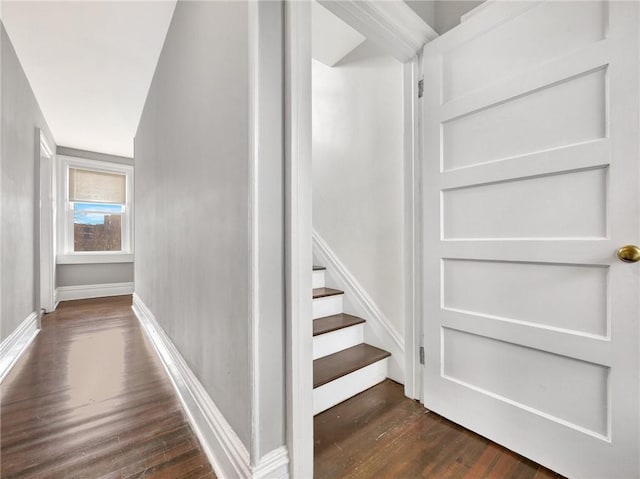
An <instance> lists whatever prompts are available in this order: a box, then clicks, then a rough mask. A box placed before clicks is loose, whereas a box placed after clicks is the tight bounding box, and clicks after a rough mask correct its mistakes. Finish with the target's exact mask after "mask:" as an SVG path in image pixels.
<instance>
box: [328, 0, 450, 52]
mask: <svg viewBox="0 0 640 479" xmlns="http://www.w3.org/2000/svg"><path fill="white" fill-rule="evenodd" d="M318 1H319V3H320V4H321V5H322V6H323V7H325V8H327V10H329V11H331V12H332V13H334V14H335V15H337V16H338V17H339V18H341V19H342V20H344V21H345V22H346V23H348V24H349V25H351V26H352V27H353V28H355V29H356V30H358V31H359V32H360V33H362V34H363V35H364V36H365V37H367V38H368V39H370V40H371V41H373V42H375V43H377V44H378V46H380V47H382V48H383V49H385V50H386V51H387V52H388V53H389V54H391V55H392V56H393V57H394V58H396V59H397V60H399V61H400V62H402V63H405V62H408V61H410V60H411V59H412V58H413V57H414V56H416V55H418V54H419V53H420V52H421V51H422V47H423V46H424V45H425V44H426V43H427V42H430V41H431V40H433V39H435V38H437V37H438V34H437V33H436V32H435V30H434V29H433V28H431V27H430V26H429V25H427V24H426V23H425V22H424V20H422V18H420V16H419V15H418V14H417V13H415V12H414V11H413V10H412V9H411V7H409V6H408V5H407V4H406V3H405V2H363V1H358V0H342V1H339V2H336V1H335V0H318Z"/></svg>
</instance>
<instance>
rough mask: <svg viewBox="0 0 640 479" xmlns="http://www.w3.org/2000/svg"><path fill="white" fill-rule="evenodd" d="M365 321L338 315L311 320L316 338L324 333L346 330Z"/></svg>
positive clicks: (355, 317)
mask: <svg viewBox="0 0 640 479" xmlns="http://www.w3.org/2000/svg"><path fill="white" fill-rule="evenodd" d="M364 322H365V320H364V319H362V318H359V317H357V316H352V315H350V314H345V313H340V314H334V315H332V316H326V317H324V318H318V319H314V320H313V335H314V336H318V335H320V334H324V333H330V332H332V331H337V330H339V329H343V328H348V327H349V326H353V325H356V324H361V323H364Z"/></svg>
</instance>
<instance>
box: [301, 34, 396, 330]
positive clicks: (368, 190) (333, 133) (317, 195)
mask: <svg viewBox="0 0 640 479" xmlns="http://www.w3.org/2000/svg"><path fill="white" fill-rule="evenodd" d="M312 81H313V86H312V91H313V227H314V229H315V230H316V231H317V232H318V233H319V234H320V236H322V238H323V239H324V240H325V241H326V242H327V243H328V245H329V246H330V248H331V249H332V250H333V251H334V252H335V253H336V254H337V256H338V257H339V258H340V260H341V261H342V262H343V263H344V264H345V265H346V267H347V268H348V269H349V271H350V272H351V273H352V274H354V276H355V277H356V279H357V280H358V281H359V282H360V283H361V284H362V286H363V287H364V288H365V289H366V291H367V292H368V293H369V294H370V295H371V297H372V298H373V299H374V301H375V302H376V303H377V304H378V306H379V307H380V308H381V310H382V312H383V313H385V315H386V316H387V317H388V318H389V319H390V321H391V322H392V323H393V325H394V326H395V327H396V328H397V329H398V331H399V332H400V333H402V332H403V330H404V320H403V167H404V166H403V130H402V128H403V113H402V104H403V101H402V65H401V64H400V63H399V62H397V61H396V60H394V59H393V58H392V57H390V56H388V55H386V54H384V53H382V52H381V51H380V50H379V49H378V48H377V47H376V46H375V45H373V44H372V43H371V42H369V41H367V42H365V43H364V44H362V45H361V46H359V47H358V48H356V49H355V50H354V51H353V52H352V53H350V54H349V55H348V56H347V57H345V58H344V59H343V60H342V61H341V62H340V63H338V64H337V65H336V66H335V67H333V68H330V67H327V66H325V65H323V64H321V63H319V62H317V61H313V77H312Z"/></svg>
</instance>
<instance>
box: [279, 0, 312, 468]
mask: <svg viewBox="0 0 640 479" xmlns="http://www.w3.org/2000/svg"><path fill="white" fill-rule="evenodd" d="M284 8H285V28H284V34H285V35H284V39H285V49H284V52H285V55H284V57H285V69H284V72H285V75H284V81H285V102H284V103H285V108H284V112H285V121H284V125H285V221H286V223H285V265H286V266H285V267H286V278H285V284H286V294H285V302H286V303H285V306H286V356H285V357H286V397H287V426H286V427H287V446H288V448H289V457H290V460H291V465H290V475H291V477H294V478H296V479H297V478H311V477H313V361H312V359H311V357H312V351H313V333H312V321H311V310H312V306H311V302H312V296H311V289H312V288H311V275H310V274H309V272H310V271H311V270H312V266H313V265H312V254H311V249H312V247H311V232H312V228H311V216H312V207H311V205H312V203H311V196H312V184H311V178H312V167H311V5H310V2H284Z"/></svg>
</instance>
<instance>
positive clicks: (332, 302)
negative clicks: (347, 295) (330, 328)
mask: <svg viewBox="0 0 640 479" xmlns="http://www.w3.org/2000/svg"><path fill="white" fill-rule="evenodd" d="M342 296H343V295H342V294H338V295H335V296H327V297H324V298H317V299H314V300H313V319H318V318H324V317H325V316H331V315H332V314H339V313H342Z"/></svg>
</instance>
